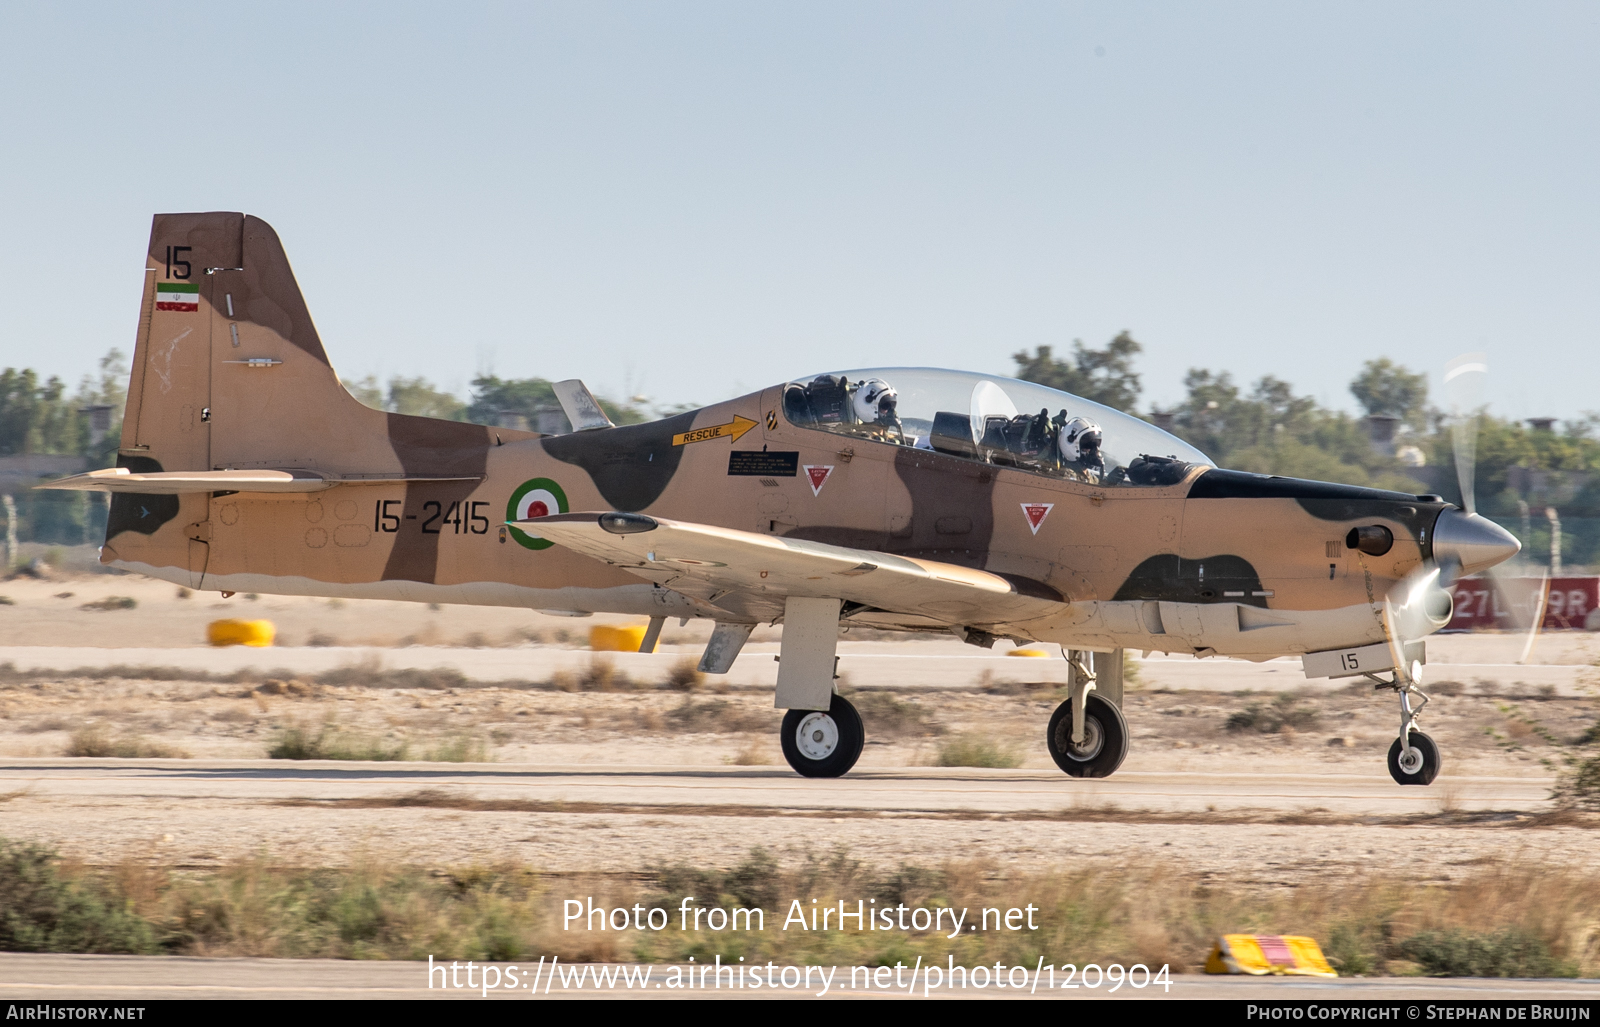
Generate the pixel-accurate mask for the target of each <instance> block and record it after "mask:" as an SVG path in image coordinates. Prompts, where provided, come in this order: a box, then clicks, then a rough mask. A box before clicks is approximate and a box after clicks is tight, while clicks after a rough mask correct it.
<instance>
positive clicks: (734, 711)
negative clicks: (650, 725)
mask: <svg viewBox="0 0 1600 1027" xmlns="http://www.w3.org/2000/svg"><path fill="white" fill-rule="evenodd" d="M666 719H667V722H668V723H670V724H671V725H672V726H673V727H676V728H678V729H679V730H681V731H688V732H692V733H702V732H704V733H712V732H716V733H724V734H725V733H731V732H738V731H760V730H763V729H765V728H767V727H770V726H771V722H770V720H769V718H768V717H767V716H764V715H763V714H762V713H760V712H757V711H755V710H752V709H750V708H749V707H746V706H742V705H740V704H738V703H732V702H728V701H727V700H726V699H711V700H708V701H706V702H698V703H697V702H695V701H694V700H692V699H690V698H688V697H687V696H685V697H684V700H683V702H682V703H681V704H680V705H678V706H677V707H675V708H673V709H670V710H668V711H667V714H666Z"/></svg>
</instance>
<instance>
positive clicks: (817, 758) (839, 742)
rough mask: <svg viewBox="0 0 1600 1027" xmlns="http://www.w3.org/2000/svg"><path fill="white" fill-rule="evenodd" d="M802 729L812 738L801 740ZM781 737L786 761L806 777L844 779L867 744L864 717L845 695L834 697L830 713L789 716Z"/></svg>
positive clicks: (785, 717)
mask: <svg viewBox="0 0 1600 1027" xmlns="http://www.w3.org/2000/svg"><path fill="white" fill-rule="evenodd" d="M808 720H809V721H810V723H807V722H808ZM802 728H804V729H805V730H806V733H807V734H808V735H809V736H810V737H809V738H807V739H802V738H801V737H800V732H801V729H802ZM778 738H779V741H781V742H782V743H783V758H784V759H786V760H788V761H789V766H791V767H793V768H794V769H795V772H796V773H798V774H800V775H802V776H804V777H842V776H844V775H845V774H846V773H848V772H849V770H850V768H851V767H853V766H855V765H856V760H858V759H860V758H861V749H862V746H864V745H866V744H867V732H866V729H865V728H864V727H862V724H861V714H859V713H857V712H856V708H855V707H854V706H852V705H851V704H850V700H849V699H846V698H845V697H844V696H842V695H835V696H834V697H833V702H832V704H831V705H830V706H829V707H828V711H827V712H826V713H822V712H821V711H819V710H790V711H789V712H788V713H785V714H784V715H783V727H782V728H781V729H780V734H779V736H778Z"/></svg>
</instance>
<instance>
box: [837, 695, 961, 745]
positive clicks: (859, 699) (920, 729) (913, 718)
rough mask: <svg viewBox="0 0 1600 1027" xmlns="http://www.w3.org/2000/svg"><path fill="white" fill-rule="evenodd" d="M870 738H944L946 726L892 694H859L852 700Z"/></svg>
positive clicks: (920, 705) (924, 711)
mask: <svg viewBox="0 0 1600 1027" xmlns="http://www.w3.org/2000/svg"><path fill="white" fill-rule="evenodd" d="M850 701H851V702H852V703H854V704H855V708H856V710H857V711H858V712H859V713H860V714H861V719H862V721H863V722H864V723H865V725H866V729H867V737H869V738H906V737H922V736H924V735H942V734H944V725H942V724H940V723H939V722H938V721H937V720H935V719H934V717H933V714H931V713H930V712H929V711H928V709H927V707H925V706H923V705H922V704H921V703H916V702H910V701H908V700H905V699H901V698H898V697H897V696H895V695H893V694H891V693H889V692H857V693H855V694H854V695H852V696H851V697H850Z"/></svg>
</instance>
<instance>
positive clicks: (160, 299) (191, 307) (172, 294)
mask: <svg viewBox="0 0 1600 1027" xmlns="http://www.w3.org/2000/svg"><path fill="white" fill-rule="evenodd" d="M156 309H157V310H181V311H188V312H190V313H193V312H194V311H197V310H199V309H200V286H199V285H197V284H194V283H191V282H157V283H156Z"/></svg>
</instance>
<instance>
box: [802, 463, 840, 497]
mask: <svg viewBox="0 0 1600 1027" xmlns="http://www.w3.org/2000/svg"><path fill="white" fill-rule="evenodd" d="M805 466H806V478H807V479H809V480H810V482H811V494H812V495H813V496H819V495H821V494H822V486H823V485H824V484H826V483H827V481H828V475H830V474H832V473H833V465H832V464H824V465H820V466H819V465H816V464H806V465H805Z"/></svg>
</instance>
